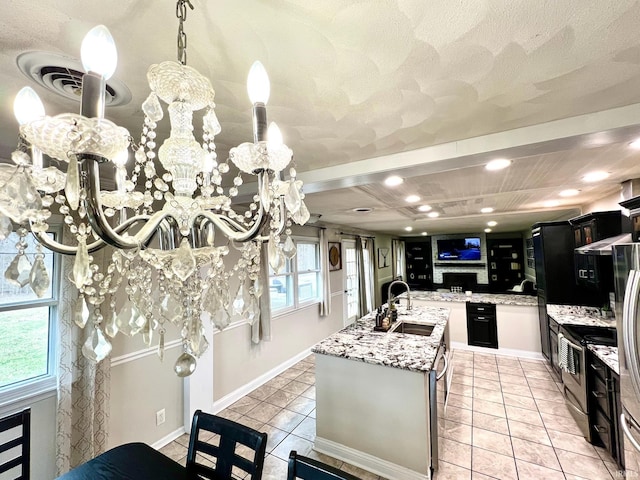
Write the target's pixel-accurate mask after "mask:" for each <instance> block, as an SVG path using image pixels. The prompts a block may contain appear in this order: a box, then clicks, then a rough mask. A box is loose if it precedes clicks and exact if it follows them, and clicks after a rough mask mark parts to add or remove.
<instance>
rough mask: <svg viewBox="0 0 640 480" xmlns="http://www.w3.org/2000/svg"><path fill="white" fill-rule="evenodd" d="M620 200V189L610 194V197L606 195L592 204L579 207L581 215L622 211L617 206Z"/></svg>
mask: <svg viewBox="0 0 640 480" xmlns="http://www.w3.org/2000/svg"><path fill="white" fill-rule="evenodd" d="M622 200H623V198H622V189H620V191H618V192H615V193H612V194H611V195H607V196H606V197H603V198H600V199H598V200H596V201H595V202H592V203H586V204H584V205H581V206H580V208H581V209H582V213H591V212H606V211H608V210H622V207H621V206H620V205H618V202H621V201H622Z"/></svg>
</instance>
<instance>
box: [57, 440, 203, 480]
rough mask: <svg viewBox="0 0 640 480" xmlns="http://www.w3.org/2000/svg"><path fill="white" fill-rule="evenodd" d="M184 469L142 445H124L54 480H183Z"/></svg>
mask: <svg viewBox="0 0 640 480" xmlns="http://www.w3.org/2000/svg"><path fill="white" fill-rule="evenodd" d="M188 478H193V477H192V476H191V477H190V476H188V475H187V469H186V468H185V467H183V466H182V465H180V464H179V463H178V462H176V461H175V460H172V459H171V458H169V457H167V456H166V455H164V454H162V453H160V452H159V451H158V450H156V449H154V448H152V447H150V446H149V445H147V444H145V443H139V442H135V443H126V444H124V445H120V446H118V447H115V448H112V449H111V450H108V451H106V452H104V453H102V454H100V455H98V456H97V457H95V458H94V459H92V460H89V461H88V462H86V463H83V464H82V465H79V466H77V467H76V468H74V469H73V470H70V471H69V472H67V473H65V474H63V475H62V476H60V477H58V479H57V480H186V479H188Z"/></svg>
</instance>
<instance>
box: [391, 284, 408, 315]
mask: <svg viewBox="0 0 640 480" xmlns="http://www.w3.org/2000/svg"><path fill="white" fill-rule="evenodd" d="M396 283H400V284H402V285H404V286H405V287H406V288H407V310H411V290H410V288H409V285H408V284H407V283H406V282H403V281H402V280H394V281H393V282H391V283H390V284H389V289H388V290H387V298H388V299H389V305H391V302H393V301H394V300H395V296H393V295H391V287H393V286H394V285H395V284H396Z"/></svg>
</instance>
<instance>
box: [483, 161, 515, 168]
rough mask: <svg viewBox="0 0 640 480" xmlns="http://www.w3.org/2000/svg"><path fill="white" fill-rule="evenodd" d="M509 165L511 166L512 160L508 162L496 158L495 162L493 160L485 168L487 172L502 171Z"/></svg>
mask: <svg viewBox="0 0 640 480" xmlns="http://www.w3.org/2000/svg"><path fill="white" fill-rule="evenodd" d="M509 165H511V160H507V159H506V158H496V159H495V160H491V161H490V162H489V163H487V164H486V165H485V167H484V168H486V169H487V170H502V169H503V168H507V167H508V166H509Z"/></svg>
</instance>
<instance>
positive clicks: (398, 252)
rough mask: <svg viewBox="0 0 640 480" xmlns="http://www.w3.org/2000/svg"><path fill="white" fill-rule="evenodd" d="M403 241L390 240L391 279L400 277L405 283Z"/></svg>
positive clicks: (405, 268)
mask: <svg viewBox="0 0 640 480" xmlns="http://www.w3.org/2000/svg"><path fill="white" fill-rule="evenodd" d="M404 254H405V249H404V241H403V240H391V255H392V257H393V278H398V277H402V279H403V280H404V281H405V282H406V281H407V272H406V270H407V267H406V261H405V256H404Z"/></svg>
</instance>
